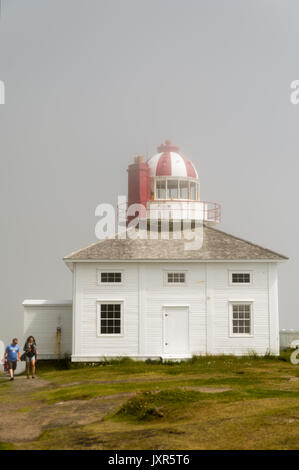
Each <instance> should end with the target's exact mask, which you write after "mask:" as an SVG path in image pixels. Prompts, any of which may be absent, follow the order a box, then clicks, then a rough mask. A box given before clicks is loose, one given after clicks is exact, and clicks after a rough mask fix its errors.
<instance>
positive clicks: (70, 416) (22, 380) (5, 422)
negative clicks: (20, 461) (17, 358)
mask: <svg viewBox="0 0 299 470" xmlns="http://www.w3.org/2000/svg"><path fill="white" fill-rule="evenodd" d="M5 380H7V378H6V379H5ZM1 382H2V378H1V379H0V383H1ZM49 386H51V384H50V382H48V381H46V380H42V379H39V378H36V379H35V380H32V379H29V380H28V379H27V378H26V377H18V378H15V380H14V382H12V383H11V384H10V387H11V388H10V389H9V393H10V394H12V395H13V396H14V400H13V401H12V400H11V401H2V402H1V401H0V442H1V441H2V442H24V441H30V440H33V439H37V438H38V437H39V435H40V434H41V433H42V432H43V431H44V430H46V429H53V428H56V427H61V426H75V425H84V424H89V423H92V422H95V421H100V420H101V419H102V418H103V417H104V416H105V415H106V414H107V413H110V412H112V411H113V410H114V409H116V408H118V407H119V406H121V405H122V404H123V403H124V402H125V401H126V400H128V398H130V397H131V396H133V395H134V393H131V392H130V393H120V394H114V395H108V396H104V397H99V398H96V399H91V400H88V401H84V400H74V401H64V402H61V403H55V404H53V405H49V404H47V403H45V402H43V401H37V400H34V399H33V398H31V397H30V394H31V393H32V391H34V390H35V389H40V388H44V387H49Z"/></svg>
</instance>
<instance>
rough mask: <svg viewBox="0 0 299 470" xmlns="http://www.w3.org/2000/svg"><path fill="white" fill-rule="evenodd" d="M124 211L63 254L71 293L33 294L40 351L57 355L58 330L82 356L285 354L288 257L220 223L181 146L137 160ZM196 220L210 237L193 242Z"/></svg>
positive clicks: (28, 320)
mask: <svg viewBox="0 0 299 470" xmlns="http://www.w3.org/2000/svg"><path fill="white" fill-rule="evenodd" d="M123 171H124V174H125V168H124V170H123ZM121 210H122V212H123V215H124V217H123V220H124V224H123V225H124V227H122V228H123V231H122V232H119V233H118V234H117V235H116V236H115V237H106V238H105V239H103V240H100V241H96V242H95V243H92V244H91V245H88V246H86V247H84V248H81V249H79V250H77V251H74V252H72V253H70V254H69V255H67V256H65V257H64V262H65V263H66V265H67V267H68V268H69V269H70V271H71V273H72V276H73V299H72V300H70V301H44V300H26V301H24V325H25V326H24V335H25V337H27V336H28V335H29V334H30V335H34V336H35V337H43V342H42V344H41V346H40V349H39V356H40V357H41V358H54V357H57V351H56V349H55V344H54V343H53V341H52V338H53V337H54V338H55V336H56V334H57V331H59V332H60V333H61V335H60V338H61V348H60V350H59V352H60V353H61V354H69V355H70V356H71V359H72V361H74V362H97V361H103V360H106V359H107V358H112V359H113V358H115V357H118V358H119V357H130V358H133V359H137V360H146V359H159V360H161V359H162V360H183V359H188V358H191V357H192V356H194V355H201V354H235V355H238V356H241V355H245V354H248V353H249V352H251V353H252V352H253V351H254V352H255V353H256V354H260V355H263V354H266V353H270V354H275V355H278V354H279V311H278V272H277V267H278V265H279V264H280V263H281V262H284V261H285V260H286V259H287V258H286V257H285V256H284V255H281V254H279V253H276V252H274V251H272V250H269V249H267V248H263V247H261V246H260V245H257V244H254V243H252V242H249V241H246V240H243V239H241V238H239V237H236V236H234V235H231V234H229V233H226V232H223V231H221V230H219V229H218V227H217V224H219V222H220V220H221V207H220V204H218V203H216V202H206V201H204V200H202V198H201V191H200V172H199V171H198V168H196V167H195V166H194V164H193V163H192V161H190V160H189V159H188V158H186V157H185V156H184V155H183V154H182V152H181V151H180V149H179V147H178V146H176V145H174V144H172V143H171V142H170V141H169V140H166V141H165V143H163V144H162V145H160V146H159V147H158V150H157V153H156V154H154V155H153V156H151V157H150V158H149V159H148V160H147V161H146V160H145V159H144V157H143V156H141V155H138V156H136V157H135V159H134V161H133V162H132V163H131V164H130V165H129V168H128V200H127V204H125V205H124V206H123V207H122V209H121ZM186 224H187V225H188V224H189V225H191V232H190V231H189V232H188V228H187V231H185V227H184V226H185V225H186ZM140 226H141V229H140ZM152 226H154V227H155V226H156V231H155V228H154V231H152V229H151V228H152ZM197 226H200V230H198V232H200V234H202V238H201V239H200V241H202V243H193V242H191V243H189V241H187V242H186V237H185V234H186V232H188V233H189V234H191V235H193V234H197V231H196V230H195V228H196V227H197ZM182 227H183V230H182ZM135 228H136V230H135ZM144 228H145V230H144ZM149 229H150V230H149ZM167 229H169V231H168V232H167ZM134 231H135V232H136V233H137V234H138V236H127V234H128V233H130V234H131V233H133V235H135V233H134ZM143 234H145V236H144V237H143ZM168 234H169V236H168ZM182 234H183V236H182ZM119 235H121V236H119ZM123 235H125V236H123ZM152 235H154V236H152ZM166 235H167V236H166ZM190 239H191V238H190ZM190 239H189V240H190Z"/></svg>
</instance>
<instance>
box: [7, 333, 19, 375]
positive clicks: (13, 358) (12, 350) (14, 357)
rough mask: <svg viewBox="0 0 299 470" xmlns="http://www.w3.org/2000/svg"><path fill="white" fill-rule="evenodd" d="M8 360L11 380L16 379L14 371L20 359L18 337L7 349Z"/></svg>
mask: <svg viewBox="0 0 299 470" xmlns="http://www.w3.org/2000/svg"><path fill="white" fill-rule="evenodd" d="M6 360H7V362H8V368H9V375H10V380H14V372H15V370H16V368H17V361H19V360H20V348H19V345H18V338H14V339H13V340H12V343H11V344H10V345H9V346H7V348H6V349H5V354H4V361H6Z"/></svg>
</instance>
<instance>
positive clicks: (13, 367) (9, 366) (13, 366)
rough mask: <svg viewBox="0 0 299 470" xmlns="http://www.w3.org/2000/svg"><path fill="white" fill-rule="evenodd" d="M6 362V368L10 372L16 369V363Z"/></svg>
mask: <svg viewBox="0 0 299 470" xmlns="http://www.w3.org/2000/svg"><path fill="white" fill-rule="evenodd" d="M7 362H8V368H9V369H12V370H16V368H17V361H7Z"/></svg>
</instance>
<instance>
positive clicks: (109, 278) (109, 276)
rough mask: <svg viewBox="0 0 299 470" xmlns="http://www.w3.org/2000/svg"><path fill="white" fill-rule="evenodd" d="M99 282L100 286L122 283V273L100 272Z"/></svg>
mask: <svg viewBox="0 0 299 470" xmlns="http://www.w3.org/2000/svg"><path fill="white" fill-rule="evenodd" d="M99 281H100V283H101V284H114V283H118V284H121V283H122V272H119V271H118V272H113V271H101V272H100V276H99Z"/></svg>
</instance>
